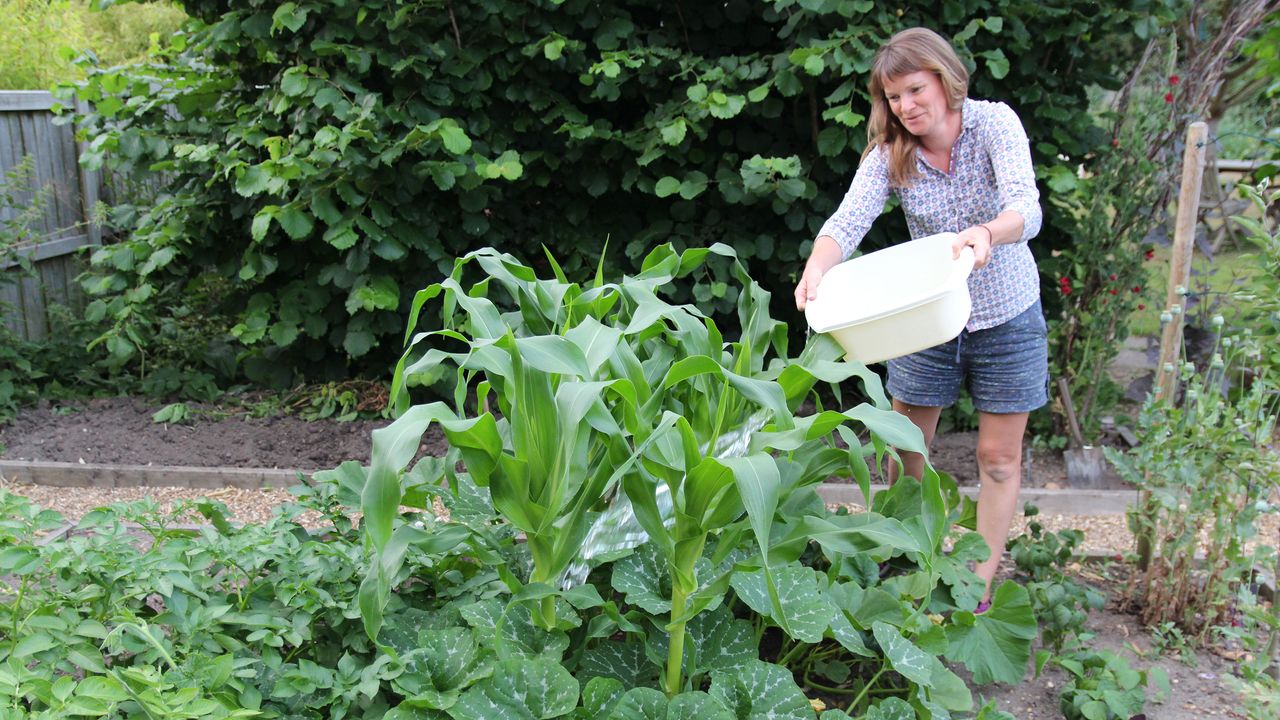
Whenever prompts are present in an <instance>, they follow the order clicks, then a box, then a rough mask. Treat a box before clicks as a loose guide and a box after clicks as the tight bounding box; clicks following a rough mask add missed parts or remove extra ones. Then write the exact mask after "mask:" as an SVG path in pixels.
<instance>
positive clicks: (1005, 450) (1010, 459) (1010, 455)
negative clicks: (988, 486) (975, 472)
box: [978, 444, 1022, 483]
mask: <svg viewBox="0 0 1280 720" xmlns="http://www.w3.org/2000/svg"><path fill="white" fill-rule="evenodd" d="M978 469H980V470H981V471H982V473H983V474H984V475H986V476H987V477H989V478H991V480H992V481H994V482H998V483H1005V482H1015V481H1017V480H1019V479H1020V477H1021V474H1022V452H1021V448H1020V447H1019V448H1015V447H1006V446H984V445H981V444H979V445H978Z"/></svg>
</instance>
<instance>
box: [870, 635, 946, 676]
mask: <svg viewBox="0 0 1280 720" xmlns="http://www.w3.org/2000/svg"><path fill="white" fill-rule="evenodd" d="M871 632H872V634H873V635H875V638H876V642H878V643H880V649H881V650H883V651H884V655H885V658H886V659H888V660H889V665H890V666H891V667H892V668H893V669H894V670H896V671H897V672H898V674H899V675H901V676H903V677H905V678H906V679H908V680H910V681H911V682H913V683H915V684H917V685H920V686H922V687H931V686H932V684H933V663H932V661H933V660H934V659H935V658H934V657H933V656H932V655H927V654H925V652H924V651H923V650H921V649H920V648H918V647H916V646H915V644H914V643H912V642H911V641H910V640H908V639H907V638H905V637H903V636H902V632H901V631H900V630H899V629H898V628H896V627H894V626H892V625H888V624H886V623H883V622H877V623H875V624H874V625H872V627H871Z"/></svg>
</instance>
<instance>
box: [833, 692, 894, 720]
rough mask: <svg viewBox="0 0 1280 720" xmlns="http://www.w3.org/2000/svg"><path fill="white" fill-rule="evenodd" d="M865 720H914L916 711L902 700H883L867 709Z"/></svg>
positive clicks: (892, 698)
mask: <svg viewBox="0 0 1280 720" xmlns="http://www.w3.org/2000/svg"><path fill="white" fill-rule="evenodd" d="M823 720H826V719H825V717H824V718H823ZM867 720H916V711H915V708H913V707H911V704H910V703H908V702H907V701H906V700H903V699H902V698H896V697H891V698H885V699H884V700H881V701H880V702H879V703H877V704H875V705H873V706H871V707H870V708H868V709H867Z"/></svg>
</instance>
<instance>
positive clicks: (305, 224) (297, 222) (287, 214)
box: [254, 205, 315, 240]
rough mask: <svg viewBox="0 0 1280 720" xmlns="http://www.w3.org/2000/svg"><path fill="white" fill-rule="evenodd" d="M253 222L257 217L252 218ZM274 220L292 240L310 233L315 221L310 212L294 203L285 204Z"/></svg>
mask: <svg viewBox="0 0 1280 720" xmlns="http://www.w3.org/2000/svg"><path fill="white" fill-rule="evenodd" d="M254 220H255V222H256V220H257V218H254ZM276 222H278V223H280V227H282V228H284V231H285V233H286V234H287V235H288V236H289V237H291V238H293V239H294V240H302V239H303V238H305V237H307V236H308V235H310V234H311V230H312V229H313V228H315V221H314V220H312V218H311V214H310V213H308V212H306V211H305V210H303V209H301V208H299V207H298V206H296V205H285V206H284V207H283V208H281V209H280V213H279V214H278V215H276Z"/></svg>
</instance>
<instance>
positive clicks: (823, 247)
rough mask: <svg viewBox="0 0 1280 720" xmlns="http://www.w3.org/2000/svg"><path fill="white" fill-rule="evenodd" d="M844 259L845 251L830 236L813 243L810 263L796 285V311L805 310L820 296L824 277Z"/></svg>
mask: <svg viewBox="0 0 1280 720" xmlns="http://www.w3.org/2000/svg"><path fill="white" fill-rule="evenodd" d="M843 259H844V250H842V249H841V248H840V244H839V243H837V242H836V240H835V238H833V237H831V236H830V235H820V236H819V237H818V239H817V240H814V241H813V252H811V253H809V262H807V263H805V266H804V272H803V273H801V274H800V282H799V283H797V284H796V292H795V296H796V309H797V310H803V309H804V308H805V306H806V305H808V304H809V301H810V300H813V299H814V298H816V297H817V296H818V283H820V282H822V276H823V275H826V274H827V271H828V270H830V269H831V268H833V267H835V266H836V265H838V264H839V263H840V261H841V260H843Z"/></svg>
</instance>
